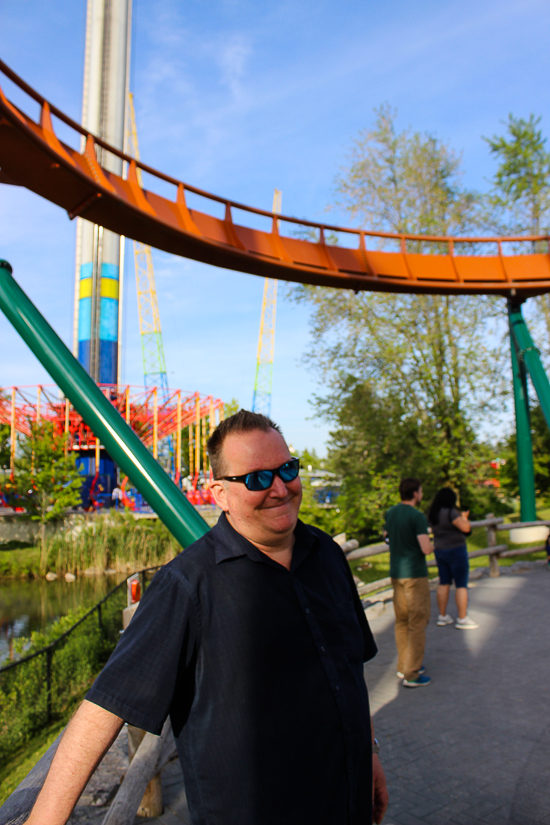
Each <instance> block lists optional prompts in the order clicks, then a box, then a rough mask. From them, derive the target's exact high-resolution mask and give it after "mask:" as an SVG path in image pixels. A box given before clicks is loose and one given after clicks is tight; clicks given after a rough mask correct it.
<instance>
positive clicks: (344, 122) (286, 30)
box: [0, 0, 550, 452]
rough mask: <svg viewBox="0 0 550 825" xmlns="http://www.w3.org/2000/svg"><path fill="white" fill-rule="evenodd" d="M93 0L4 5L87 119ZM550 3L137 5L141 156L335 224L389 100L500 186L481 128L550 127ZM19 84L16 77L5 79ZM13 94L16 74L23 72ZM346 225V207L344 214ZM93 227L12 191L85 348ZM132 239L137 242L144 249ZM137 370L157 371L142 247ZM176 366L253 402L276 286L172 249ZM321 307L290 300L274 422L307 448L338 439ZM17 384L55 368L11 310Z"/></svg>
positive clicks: (133, 325) (25, 254)
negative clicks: (320, 355)
mask: <svg viewBox="0 0 550 825" xmlns="http://www.w3.org/2000/svg"><path fill="white" fill-rule="evenodd" d="M85 5H86V4H85V0H57V2H56V3H55V4H54V3H44V2H41V1H40V0H3V3H2V4H1V6H0V29H1V31H2V51H1V57H2V59H3V60H5V61H6V62H7V63H8V64H9V65H10V66H11V67H12V68H13V69H14V70H15V71H16V72H18V73H19V74H20V75H21V76H22V77H23V78H24V79H25V80H27V81H28V82H29V83H30V84H31V85H33V86H34V87H36V88H37V89H38V90H39V91H40V92H41V93H42V94H44V95H45V96H46V97H47V98H49V99H50V100H52V101H53V102H54V103H55V104H56V105H58V106H59V107H60V108H61V109H64V110H65V111H66V112H67V113H68V114H69V115H71V116H72V117H74V118H75V119H77V120H79V119H80V111H81V96H82V75H83V59H84V57H83V56H84V34H85ZM549 29H550V4H548V3H547V2H542V0H523V2H522V3H518V2H517V0H515V2H510V0H499V2H496V0H478V1H477V2H472V1H471V0H461V2H460V3H459V2H456V1H455V0H448V2H446V3H441V2H432V0H425V1H424V2H422V3H421V2H418V0H416V2H414V0H413V2H411V0H408V2H404V0H389V2H385V3H381V2H378V3H374V2H372V1H371V0H364V1H363V2H358V0H351V1H350V0H348V1H347V2H346V1H345V0H343V2H341V3H339V4H336V3H334V2H332V3H328V2H325V1H324V0H316V2H315V3H314V2H311V0H294V2H280V0H271V2H270V3H257V2H251V0H242V1H241V0H218V1H217V2H210V3H207V2H204V0H203V2H201V3H199V2H196V0H195V1H194V2H181V0H180V2H177V0H134V26H133V55H132V82H131V85H132V90H133V92H134V95H135V103H136V114H137V126H138V132H139V139H140V149H141V156H142V158H143V160H144V161H145V162H146V163H149V164H150V165H152V166H156V167H157V168H159V169H161V170H162V171H165V172H167V173H169V174H171V175H173V176H175V177H179V178H181V179H182V180H184V181H186V182H189V183H191V184H194V185H196V186H198V187H201V188H204V189H207V190H211V191H213V192H215V193H217V194H220V195H225V196H227V197H229V198H232V199H234V200H238V201H243V202H245V203H249V204H251V205H253V206H258V207H262V208H267V209H269V208H271V201H272V196H273V189H274V188H275V187H277V188H279V189H281V190H282V192H283V211H284V212H285V213H287V214H291V215H296V216H300V217H309V218H312V219H316V218H321V217H322V216H323V215H324V212H325V207H326V205H327V204H328V203H330V201H331V199H332V198H333V187H334V179H335V176H336V175H337V173H338V169H339V168H340V167H341V166H342V165H343V164H344V163H345V156H346V152H347V151H348V148H349V146H350V144H351V141H352V139H353V138H354V137H355V136H356V135H357V133H358V132H359V131H360V130H361V129H365V128H368V127H369V126H371V125H372V122H373V114H372V110H373V108H374V107H377V106H379V105H380V104H381V103H384V102H388V103H390V104H391V105H392V106H394V107H396V108H397V110H398V113H399V114H398V121H397V123H398V128H405V127H406V126H411V127H412V128H413V129H415V130H420V131H427V132H430V133H432V134H435V135H436V136H437V137H439V138H441V139H443V140H445V141H448V142H450V143H451V145H452V146H453V147H454V148H455V149H456V150H457V151H461V152H462V153H463V161H464V170H465V183H466V184H467V185H469V186H471V187H475V188H479V189H483V188H486V186H487V179H488V178H489V177H490V176H491V174H492V172H493V162H492V160H491V159H490V157H489V154H488V151H487V147H486V145H485V143H484V142H483V141H482V139H481V135H492V134H494V133H496V132H499V131H502V128H503V127H502V125H501V121H502V120H504V119H506V118H507V115H508V113H509V112H513V113H514V114H515V115H517V116H524V117H527V116H528V115H529V114H530V113H531V112H534V113H536V114H537V115H542V118H543V120H542V125H543V128H544V130H545V132H546V133H547V134H548V133H550V117H549V111H548V110H549V101H550V91H549V86H548V77H549V71H548V69H549V65H548V64H549V57H548V54H549V50H548V39H549V37H548V36H549V33H550V32H549ZM0 82H2V81H1V80H0ZM5 88H6V91H8V92H9V91H11V86H10V85H9V84H5ZM333 220H334V221H335V222H336V221H340V222H343V223H345V222H346V219H345V218H344V217H343V216H339V215H338V214H337V213H333V214H332V215H331V222H332V221H333ZM74 247H75V227H74V225H73V224H72V223H71V222H70V221H69V220H68V218H67V216H66V214H65V213H64V212H63V211H62V210H60V209H58V208H57V207H55V206H53V205H51V204H49V203H47V202H46V201H44V200H41V199H40V198H39V197H38V196H36V195H34V194H32V193H30V192H26V191H25V190H22V189H19V188H14V187H6V186H2V187H0V257H3V258H6V259H8V260H9V261H10V262H11V263H12V265H13V267H14V273H15V275H16V277H17V279H18V280H19V282H20V283H21V285H22V286H23V288H24V289H25V290H26V291H27V292H28V293H29V295H30V296H31V298H32V299H33V300H34V301H35V302H36V303H37V305H38V306H39V307H40V309H41V310H42V312H43V313H44V314H45V315H46V317H47V318H48V320H49V321H50V322H51V323H52V324H53V326H54V327H55V329H56V330H57V331H58V332H59V333H60V335H61V336H62V337H63V338H64V339H65V340H66V341H67V342H68V343H69V344H70V341H71V329H72V327H71V324H72V303H73V278H74ZM130 251H131V250H130ZM128 257H129V261H128V262H127V264H128V265H127V280H126V284H127V287H126V295H127V296H128V300H127V302H126V332H125V353H126V354H125V368H124V375H123V378H124V380H125V381H128V382H131V383H135V384H140V383H142V368H141V351H140V344H139V335H138V324H137V309H136V299H135V287H134V278H133V269H132V268H131V265H132V255H131V254H130V255H129V256H128ZM154 261H155V271H156V277H157V286H158V291H159V304H160V312H161V319H162V324H163V332H164V341H165V349H166V357H167V364H168V371H169V379H170V382H171V384H172V386H174V387H181V388H182V389H187V390H199V391H201V392H205V393H212V394H214V395H216V396H219V397H221V398H223V399H224V400H229V399H230V398H232V397H236V398H237V399H238V400H239V401H240V403H241V404H242V405H243V406H249V405H250V403H251V398H252V389H253V380H254V368H255V355H256V346H257V336H258V326H259V315H260V306H261V295H262V288H263V283H262V280H261V279H259V278H255V277H254V276H250V275H242V274H239V273H233V272H229V271H226V270H220V269H215V268H213V267H208V266H205V265H203V264H199V263H195V262H193V261H188V260H184V259H178V258H174V257H172V256H169V255H166V254H164V253H156V252H154ZM309 346H310V344H309V334H308V310H307V308H305V307H301V306H296V305H294V304H292V303H290V302H289V301H288V300H282V299H280V300H279V305H278V316H277V336H276V347H275V367H274V382H273V405H272V414H273V417H274V418H275V419H276V420H277V421H279V422H280V423H281V425H282V427H283V430H284V432H285V434H286V435H287V438H288V439H289V440H290V442H291V443H292V444H293V445H294V446H295V447H296V448H297V449H303V448H305V447H315V448H316V449H317V450H319V451H321V452H322V451H323V450H324V443H325V440H326V436H327V433H328V427H327V425H326V424H325V423H323V422H318V421H315V420H311V416H312V410H311V408H310V406H309V404H308V400H309V399H310V398H311V396H312V395H313V393H314V392H319V391H322V388H320V387H319V386H318V384H317V383H316V377H315V375H314V374H312V373H310V372H308V370H307V369H306V368H305V367H304V366H303V365H302V364H301V362H300V359H301V356H302V355H303V353H305V352H307V351H308V347H309ZM0 347H1V349H2V352H3V354H4V357H3V358H2V359H1V361H0V386H1V385H3V386H6V385H11V384H31V383H37V382H39V381H47V380H48V379H47V376H46V375H45V374H44V371H43V370H42V368H41V367H40V365H39V364H38V362H37V361H36V360H35V359H34V357H33V356H32V355H31V354H30V353H29V352H28V351H27V350H26V348H25V346H24V345H23V344H22V343H21V342H20V340H19V339H18V338H17V336H16V335H15V333H14V332H13V331H12V330H11V328H10V327H9V325H8V323H7V321H5V320H4V319H3V318H0Z"/></svg>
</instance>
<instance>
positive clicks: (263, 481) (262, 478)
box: [222, 458, 300, 493]
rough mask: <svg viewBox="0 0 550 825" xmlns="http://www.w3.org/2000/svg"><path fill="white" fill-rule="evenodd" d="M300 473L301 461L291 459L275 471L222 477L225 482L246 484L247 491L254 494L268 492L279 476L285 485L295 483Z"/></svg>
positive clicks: (259, 471)
mask: <svg viewBox="0 0 550 825" xmlns="http://www.w3.org/2000/svg"><path fill="white" fill-rule="evenodd" d="M299 472H300V459H299V458H291V459H290V461H285V463H284V464H281V466H280V467H275V469H274V470H254V472H252V473H246V474H245V475H244V476H222V478H223V479H224V480H225V481H239V482H240V483H241V484H244V486H245V487H246V489H247V490H252V492H255V493H256V492H259V491H260V490H268V489H269V488H270V487H271V485H272V484H273V479H274V478H275V475H278V476H279V478H281V479H282V480H283V481H284V482H285V483H288V482H289V481H294V479H295V478H296V477H297V475H298V473H299Z"/></svg>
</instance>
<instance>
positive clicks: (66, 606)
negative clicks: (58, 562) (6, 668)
mask: <svg viewBox="0 0 550 825" xmlns="http://www.w3.org/2000/svg"><path fill="white" fill-rule="evenodd" d="M124 578H125V575H124V574H123V573H119V574H117V575H113V576H79V577H78V578H77V579H76V581H74V582H66V581H65V580H64V579H60V580H57V581H54V582H48V581H46V580H45V579H35V580H33V581H20V580H17V579H11V580H9V581H7V580H4V581H0V664H6V662H7V661H8V659H9V657H10V656H11V651H12V646H13V640H14V639H17V638H20V637H21V636H25V637H28V636H30V634H31V633H32V631H33V630H43V629H44V628H45V627H46V626H47V625H49V624H50V623H51V622H52V621H53V620H54V619H58V618H59V617H60V616H64V615H65V614H67V613H68V612H69V611H70V610H75V609H76V608H78V607H80V606H82V605H86V606H89V607H92V606H93V605H94V604H95V603H96V602H98V601H99V600H100V599H101V598H103V596H105V595H106V594H107V593H108V592H109V590H112V589H113V587H115V585H117V584H118V583H119V582H120V581H122V580H123V579H124Z"/></svg>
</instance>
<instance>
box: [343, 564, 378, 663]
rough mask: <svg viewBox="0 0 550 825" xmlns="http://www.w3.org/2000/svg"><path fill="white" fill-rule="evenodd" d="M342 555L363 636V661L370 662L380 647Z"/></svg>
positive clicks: (351, 574)
mask: <svg viewBox="0 0 550 825" xmlns="http://www.w3.org/2000/svg"><path fill="white" fill-rule="evenodd" d="M341 555H342V559H343V561H344V565H345V568H346V575H347V577H348V581H349V585H350V591H351V598H352V600H353V609H354V611H355V615H356V616H357V621H358V622H359V627H360V628H361V633H362V634H363V661H364V662H369V661H370V660H371V659H374V657H375V656H376V654H377V653H378V646H377V644H376V642H375V641H374V636H373V635H372V630H371V629H370V625H369V623H368V620H367V617H366V615H365V611H364V609H363V605H362V604H361V599H360V597H359V593H358V592H357V586H356V584H355V581H354V578H353V573H352V572H351V568H350V566H349V562H348V560H347V559H346V558H344V554H343V553H342V554H341Z"/></svg>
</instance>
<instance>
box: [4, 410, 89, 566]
mask: <svg viewBox="0 0 550 825" xmlns="http://www.w3.org/2000/svg"><path fill="white" fill-rule="evenodd" d="M65 443H66V439H65V436H64V435H59V434H58V433H56V432H55V430H54V426H53V424H52V422H50V421H40V422H37V423H33V424H32V425H31V432H30V435H29V436H27V437H26V438H24V439H21V441H20V444H19V451H20V456H19V458H18V460H17V462H16V483H17V492H18V495H19V498H20V501H21V503H22V505H23V506H24V507H25V510H26V511H27V514H28V516H29V517H30V518H31V519H32V520H33V521H38V522H39V523H40V530H39V538H40V569H41V572H42V573H44V572H45V568H46V560H47V548H46V524H47V523H48V522H49V521H52V520H55V519H59V518H61V517H62V516H63V515H64V514H65V513H66V511H67V510H68V509H69V508H70V507H76V506H77V505H78V504H80V500H81V499H80V488H81V486H82V476H81V475H80V472H79V470H78V468H77V466H76V462H75V457H74V454H72V453H67V452H66V450H65Z"/></svg>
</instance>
